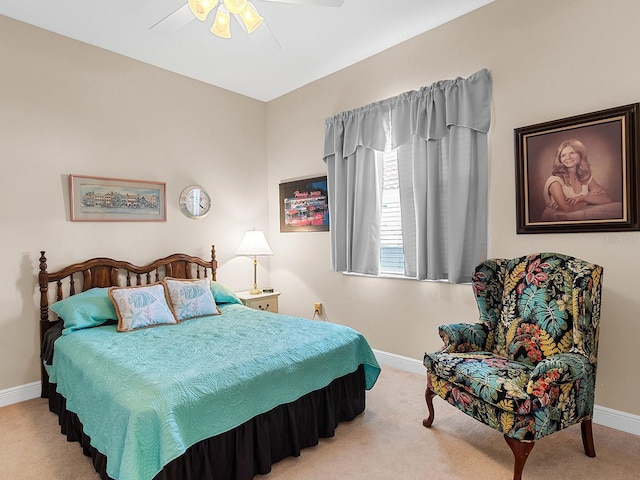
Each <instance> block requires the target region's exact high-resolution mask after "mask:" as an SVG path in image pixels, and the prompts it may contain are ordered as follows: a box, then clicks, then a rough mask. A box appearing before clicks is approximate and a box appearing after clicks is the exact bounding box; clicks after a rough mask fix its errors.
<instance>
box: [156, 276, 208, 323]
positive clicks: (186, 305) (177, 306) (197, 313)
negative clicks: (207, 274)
mask: <svg viewBox="0 0 640 480" xmlns="http://www.w3.org/2000/svg"><path fill="white" fill-rule="evenodd" d="M164 285H165V287H166V289H167V296H168V297H169V303H170V304H171V309H172V310H173V315H174V316H175V318H176V320H177V321H179V322H181V321H182V320H187V319H189V318H196V317H204V316H207V315H220V310H218V306H217V305H216V301H215V300H214V299H213V294H212V293H211V283H210V282H209V280H208V279H207V278H203V279H198V280H185V279H177V278H170V277H167V278H165V279H164Z"/></svg>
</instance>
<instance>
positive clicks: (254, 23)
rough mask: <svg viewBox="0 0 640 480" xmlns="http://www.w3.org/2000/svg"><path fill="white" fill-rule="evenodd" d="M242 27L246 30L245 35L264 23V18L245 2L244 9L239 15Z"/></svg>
mask: <svg viewBox="0 0 640 480" xmlns="http://www.w3.org/2000/svg"><path fill="white" fill-rule="evenodd" d="M239 17H240V19H241V20H242V23H243V24H244V27H245V28H246V30H247V33H251V32H253V31H254V30H255V29H256V28H258V27H259V26H260V25H262V22H263V21H264V17H262V16H261V15H260V14H259V13H258V11H257V10H256V8H255V7H254V6H253V5H252V4H251V3H250V2H247V5H246V6H245V8H244V9H243V10H242V11H241V12H240V14H239Z"/></svg>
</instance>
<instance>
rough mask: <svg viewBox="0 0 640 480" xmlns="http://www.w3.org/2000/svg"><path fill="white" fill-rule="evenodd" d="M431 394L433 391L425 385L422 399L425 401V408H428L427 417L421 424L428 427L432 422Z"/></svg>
mask: <svg viewBox="0 0 640 480" xmlns="http://www.w3.org/2000/svg"><path fill="white" fill-rule="evenodd" d="M433 395H434V393H433V392H432V391H431V390H429V387H427V389H426V390H425V392H424V399H425V401H426V402H427V408H428V409H429V418H425V419H424V420H423V421H422V425H424V426H425V427H427V428H429V427H430V426H431V424H432V423H433V400H432V399H433Z"/></svg>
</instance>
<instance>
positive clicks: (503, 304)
mask: <svg viewBox="0 0 640 480" xmlns="http://www.w3.org/2000/svg"><path fill="white" fill-rule="evenodd" d="M601 289H602V267H600V266H598V265H594V264H592V263H588V262H585V261H583V260H580V259H577V258H572V257H569V256H566V255H562V254H557V253H540V254H532V255H528V256H524V257H519V258H514V259H491V260H487V261H485V262H483V263H481V264H480V265H478V266H477V267H476V269H475V273H474V275H473V291H474V294H475V296H476V301H477V303H478V309H479V311H480V321H479V323H474V324H453V325H442V326H440V327H439V334H440V337H441V338H442V340H443V341H444V343H445V346H444V347H443V348H442V349H441V350H440V351H438V352H435V353H427V354H425V357H424V365H425V367H426V368H427V390H426V393H425V398H426V402H427V407H428V409H429V417H428V418H427V419H425V420H424V422H423V424H424V426H426V427H430V426H431V424H432V422H433V418H434V411H433V402H432V397H433V395H434V394H435V395H438V396H439V397H442V398H443V399H444V400H446V401H447V402H448V403H450V404H451V405H453V406H455V407H457V408H458V409H460V410H462V411H463V412H464V413H466V414H468V415H470V416H471V417H473V418H475V419H476V420H479V421H480V422H482V423H484V424H486V425H488V426H490V427H492V428H494V429H496V430H499V431H500V432H503V433H504V438H505V440H506V441H507V443H508V444H509V446H510V447H511V450H512V451H513V454H514V457H515V464H514V479H515V480H520V478H521V476H522V469H523V467H524V463H525V461H526V459H527V457H528V455H529V452H530V451H531V449H532V448H533V445H534V442H535V441H536V440H538V439H539V438H542V437H544V436H546V435H549V434H552V433H554V432H556V431H558V430H562V429H564V428H567V427H569V426H571V425H574V424H576V423H579V422H581V428H582V441H583V445H584V450H585V453H586V454H587V455H588V456H590V457H594V456H595V448H594V445H593V435H592V429H591V419H592V415H593V404H594V390H595V378H596V365H597V352H598V331H599V321H600V297H601Z"/></svg>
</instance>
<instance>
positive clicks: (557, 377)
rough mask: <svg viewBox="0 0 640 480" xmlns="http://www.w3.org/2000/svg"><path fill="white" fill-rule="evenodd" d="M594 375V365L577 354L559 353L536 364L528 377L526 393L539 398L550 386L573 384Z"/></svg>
mask: <svg viewBox="0 0 640 480" xmlns="http://www.w3.org/2000/svg"><path fill="white" fill-rule="evenodd" d="M593 374H594V365H592V364H591V363H590V362H589V359H588V358H587V357H585V356H584V355H581V354H579V353H559V354H557V355H552V356H550V357H547V358H545V359H544V360H542V361H541V362H540V363H538V364H537V365H536V366H535V368H534V369H533V371H532V372H531V376H530V377H529V383H528V384H527V393H528V394H529V395H531V394H532V393H533V394H535V395H536V396H540V395H539V394H540V393H541V392H546V391H547V390H548V389H549V386H550V385H552V384H556V385H558V384H563V383H573V382H575V381H576V380H578V379H581V378H585V379H586V378H588V377H590V376H593Z"/></svg>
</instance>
